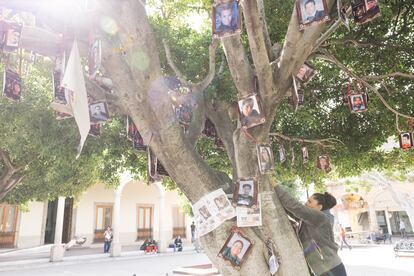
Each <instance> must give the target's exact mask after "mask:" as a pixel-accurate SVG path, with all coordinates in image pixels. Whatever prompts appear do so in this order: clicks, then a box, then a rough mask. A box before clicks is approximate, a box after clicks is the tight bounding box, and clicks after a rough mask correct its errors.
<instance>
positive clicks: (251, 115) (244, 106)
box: [238, 94, 266, 128]
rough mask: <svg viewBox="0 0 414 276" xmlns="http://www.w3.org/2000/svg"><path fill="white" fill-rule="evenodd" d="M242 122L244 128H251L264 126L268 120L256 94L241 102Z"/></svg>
mask: <svg viewBox="0 0 414 276" xmlns="http://www.w3.org/2000/svg"><path fill="white" fill-rule="evenodd" d="M238 104H239V111H240V122H241V125H242V127H245V128H251V127H254V126H257V125H261V124H263V123H264V122H265V121H266V119H265V115H264V112H263V109H262V106H261V104H260V100H259V98H258V96H257V95H256V94H252V95H249V96H246V97H244V98H243V99H241V100H239V102H238Z"/></svg>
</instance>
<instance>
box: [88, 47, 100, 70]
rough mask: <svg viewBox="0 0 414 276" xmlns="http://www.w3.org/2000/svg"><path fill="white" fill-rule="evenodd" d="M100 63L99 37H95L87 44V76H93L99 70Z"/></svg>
mask: <svg viewBox="0 0 414 276" xmlns="http://www.w3.org/2000/svg"><path fill="white" fill-rule="evenodd" d="M101 63H102V49H101V41H100V40H99V39H95V40H94V41H93V42H92V43H91V44H90V45H89V53H88V69H89V77H90V78H95V76H96V74H97V73H98V71H99V68H100V67H101Z"/></svg>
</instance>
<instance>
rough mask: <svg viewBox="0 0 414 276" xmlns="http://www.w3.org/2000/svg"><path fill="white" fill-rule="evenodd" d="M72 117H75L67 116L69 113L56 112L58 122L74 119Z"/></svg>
mask: <svg viewBox="0 0 414 276" xmlns="http://www.w3.org/2000/svg"><path fill="white" fill-rule="evenodd" d="M72 117H73V115H72V114H67V113H64V112H59V111H56V120H64V119H69V118H72Z"/></svg>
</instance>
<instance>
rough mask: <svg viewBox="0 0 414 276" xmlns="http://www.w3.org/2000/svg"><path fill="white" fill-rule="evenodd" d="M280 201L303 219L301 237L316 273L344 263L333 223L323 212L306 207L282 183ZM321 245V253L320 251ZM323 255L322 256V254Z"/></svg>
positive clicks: (319, 273)
mask: <svg viewBox="0 0 414 276" xmlns="http://www.w3.org/2000/svg"><path fill="white" fill-rule="evenodd" d="M275 190H276V193H277V195H278V196H279V199H280V202H281V203H282V205H283V207H285V208H286V209H287V210H288V211H289V212H291V213H292V214H293V215H294V216H295V217H297V218H298V219H301V220H302V222H301V227H300V229H299V234H298V235H299V239H300V241H301V243H302V246H303V249H304V252H305V258H306V261H307V262H308V264H309V266H310V267H311V269H312V271H313V272H314V273H315V274H316V275H321V274H323V273H325V272H327V271H329V270H331V269H332V268H334V267H336V266H338V265H340V264H341V263H342V261H341V259H340V258H339V257H338V254H337V252H338V245H337V244H336V243H335V241H334V234H333V231H332V225H331V222H330V219H329V218H328V216H326V215H325V214H324V213H323V212H321V211H317V210H314V209H312V208H309V207H306V206H305V205H303V204H302V203H300V202H299V201H297V200H296V199H295V198H294V197H292V196H291V195H289V194H288V193H287V192H286V191H285V190H284V189H283V188H282V187H281V186H280V185H278V186H276V188H275ZM315 245H316V246H317V247H319V249H320V251H321V252H320V253H321V254H319V253H318V248H316V246H315ZM321 255H322V256H321Z"/></svg>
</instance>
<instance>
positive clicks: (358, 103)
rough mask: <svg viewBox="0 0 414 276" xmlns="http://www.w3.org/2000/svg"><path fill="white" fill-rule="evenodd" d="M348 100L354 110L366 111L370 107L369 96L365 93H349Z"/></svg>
mask: <svg viewBox="0 0 414 276" xmlns="http://www.w3.org/2000/svg"><path fill="white" fill-rule="evenodd" d="M348 102H349V107H350V108H351V111H352V112H364V111H366V110H367V108H368V105H367V97H366V95H365V94H352V95H349V96H348Z"/></svg>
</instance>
